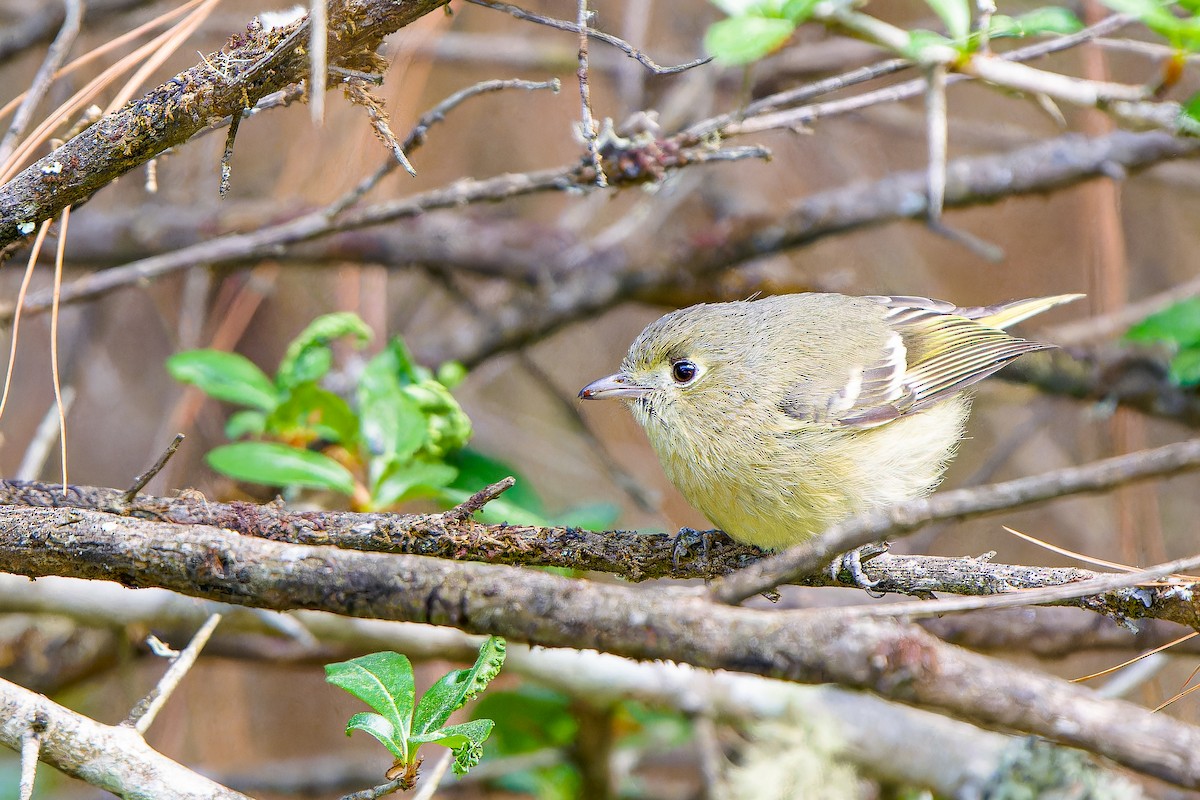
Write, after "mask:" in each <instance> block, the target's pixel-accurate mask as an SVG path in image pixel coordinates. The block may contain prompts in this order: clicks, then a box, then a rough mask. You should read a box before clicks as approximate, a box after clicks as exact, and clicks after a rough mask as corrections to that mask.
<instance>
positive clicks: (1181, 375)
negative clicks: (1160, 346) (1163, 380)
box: [1171, 347, 1200, 386]
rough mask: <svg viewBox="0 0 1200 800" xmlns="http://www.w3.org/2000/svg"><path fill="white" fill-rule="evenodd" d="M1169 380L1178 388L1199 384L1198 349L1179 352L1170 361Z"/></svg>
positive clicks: (1199, 364) (1199, 356)
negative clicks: (1178, 386)
mask: <svg viewBox="0 0 1200 800" xmlns="http://www.w3.org/2000/svg"><path fill="white" fill-rule="evenodd" d="M1171 380H1173V381H1175V383H1177V384H1178V385H1180V386H1195V385H1196V384H1200V349H1198V348H1194V347H1191V348H1188V349H1186V350H1181V351H1180V352H1179V353H1177V354H1176V356H1175V357H1174V358H1172V359H1171Z"/></svg>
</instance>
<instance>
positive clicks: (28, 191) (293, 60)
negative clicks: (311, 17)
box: [0, 0, 447, 247]
mask: <svg viewBox="0 0 1200 800" xmlns="http://www.w3.org/2000/svg"><path fill="white" fill-rule="evenodd" d="M446 2H447V0H332V2H330V4H329V13H328V31H329V50H328V59H329V64H330V65H331V66H341V67H345V68H348V69H358V70H361V69H363V68H364V67H369V66H370V65H371V64H372V63H373V62H372V59H373V58H374V51H375V48H376V47H378V46H379V44H380V42H382V41H383V37H385V36H387V35H388V34H389V33H392V32H394V31H396V30H399V29H400V28H402V27H404V26H405V25H408V24H409V23H410V22H412V21H413V20H416V19H418V18H420V17H422V16H424V15H425V14H428V13H429V12H430V11H432V10H434V9H435V8H438V7H440V6H442V5H445V3H446ZM307 24H308V22H307V18H305V19H304V20H302V21H300V22H297V23H295V24H293V25H292V26H290V27H288V28H276V29H271V30H269V31H258V32H252V33H248V34H246V35H244V36H241V37H239V38H238V39H237V41H236V42H235V43H234V44H231V45H230V46H229V47H227V48H226V49H225V50H224V51H222V52H219V53H214V54H211V55H210V56H209V57H208V58H207V59H205V60H202V61H201V62H200V63H199V64H197V65H195V66H194V67H191V68H190V69H187V70H185V71H183V72H181V73H179V74H178V75H176V76H175V77H173V78H171V79H170V80H168V81H167V82H166V83H164V84H162V85H161V86H159V87H158V88H157V89H154V90H153V91H151V92H150V93H148V94H146V95H144V96H143V97H141V98H139V99H137V100H134V101H132V102H131V103H129V104H128V105H126V106H125V107H124V108H121V109H119V110H117V111H115V112H113V113H111V114H108V115H107V116H105V117H104V118H103V119H101V120H99V121H98V122H96V123H95V124H94V125H92V126H90V127H88V128H87V129H86V130H84V131H83V132H82V133H80V134H79V135H78V136H75V137H74V138H72V139H71V140H70V141H68V142H66V143H65V144H63V145H62V146H61V147H59V148H57V149H55V150H54V151H53V152H51V153H50V154H49V155H47V156H46V157H45V158H43V159H41V160H40V161H38V162H36V163H34V164H32V165H30V166H29V167H27V168H26V169H25V170H24V171H22V172H21V173H20V174H18V175H17V176H16V177H14V178H13V179H12V180H11V181H9V182H8V183H6V184H4V186H2V187H0V247H3V246H4V245H7V244H8V243H10V242H13V241H15V240H16V239H18V238H20V237H22V236H24V235H26V234H28V233H29V232H30V231H31V230H32V229H33V227H34V226H36V225H37V223H40V222H41V221H43V220H46V219H49V218H51V217H53V216H55V215H56V214H58V213H59V212H60V211H62V209H63V208H65V207H66V206H68V205H71V204H74V203H78V202H80V201H82V200H84V199H86V198H87V197H89V196H90V195H91V194H92V193H94V192H95V191H96V190H97V189H99V188H101V187H103V186H105V185H107V184H109V183H111V182H112V181H113V180H115V179H116V178H118V177H120V176H121V175H123V174H124V173H126V172H128V171H129V170H131V169H133V168H134V167H136V166H138V165H140V164H144V163H145V162H147V161H149V160H150V159H152V158H154V157H155V156H157V155H158V154H159V153H161V152H163V151H164V150H166V149H168V148H170V147H174V146H176V145H180V144H183V143H184V142H186V141H187V140H188V139H190V138H191V137H192V136H194V135H196V134H197V133H199V132H200V131H202V130H204V129H205V128H207V127H208V126H209V125H210V124H212V123H213V122H214V121H220V120H222V119H224V118H225V117H229V116H231V115H236V114H240V113H241V111H242V109H244V108H247V107H253V106H254V104H255V103H256V102H257V101H258V99H259V98H261V97H262V96H264V95H266V94H269V93H271V92H274V91H277V90H280V89H283V88H284V87H286V86H287V85H289V84H292V83H297V82H299V81H302V80H304V78H305V77H306V76H307V74H308V66H309V64H308V55H307V47H306V45H307V41H308V31H307Z"/></svg>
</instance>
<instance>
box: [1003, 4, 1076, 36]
mask: <svg viewBox="0 0 1200 800" xmlns="http://www.w3.org/2000/svg"><path fill="white" fill-rule="evenodd" d="M1080 30H1083V23H1082V22H1080V21H1079V17H1077V16H1075V14H1074V13H1073V12H1072V11H1071V10H1070V9H1066V8H1061V7H1059V6H1047V7H1046V8H1037V9H1034V10H1033V11H1027V12H1025V13H1024V14H1021V15H1019V16H1016V17H1010V16H1006V15H1004V14H996V15H995V16H993V17H992V20H991V24H990V25H989V26H988V35H989V36H991V37H992V38H993V39H999V38H1001V37H1004V36H1017V37H1024V36H1043V35H1045V34H1048V33H1054V34H1068V33H1075V32H1076V31H1080Z"/></svg>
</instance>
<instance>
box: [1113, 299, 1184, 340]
mask: <svg viewBox="0 0 1200 800" xmlns="http://www.w3.org/2000/svg"><path fill="white" fill-rule="evenodd" d="M1125 339H1126V340H1127V341H1130V342H1157V343H1163V344H1169V345H1174V346H1176V347H1181V348H1187V347H1192V346H1196V345H1200V297H1190V298H1188V299H1186V300H1181V301H1180V302H1178V303H1175V304H1174V305H1172V306H1168V307H1167V308H1164V309H1163V310H1162V311H1159V312H1158V313H1156V314H1151V315H1150V316H1148V317H1146V318H1145V319H1144V320H1142V321H1141V322H1139V323H1137V324H1136V325H1134V326H1133V327H1131V328H1130V329H1129V330H1128V331H1126V332H1125Z"/></svg>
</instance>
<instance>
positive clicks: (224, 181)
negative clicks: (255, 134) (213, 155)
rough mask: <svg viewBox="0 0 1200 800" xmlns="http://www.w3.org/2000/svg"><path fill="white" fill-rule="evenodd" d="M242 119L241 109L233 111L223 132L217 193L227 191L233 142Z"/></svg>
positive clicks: (231, 168) (221, 193)
mask: <svg viewBox="0 0 1200 800" xmlns="http://www.w3.org/2000/svg"><path fill="white" fill-rule="evenodd" d="M241 121H242V112H241V110H237V111H234V112H233V114H231V115H230V116H229V130H228V131H227V132H226V133H225V149H224V150H222V151H221V182H220V184H219V185H218V187H217V195H218V196H220V197H224V196H225V195H227V194H228V193H229V178H230V176H231V175H232V174H233V166H232V163H231V162H232V161H233V142H234V140H235V139H236V138H237V132H238V126H239V125H240V124H241Z"/></svg>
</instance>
